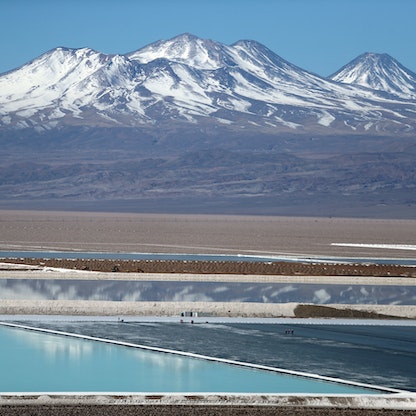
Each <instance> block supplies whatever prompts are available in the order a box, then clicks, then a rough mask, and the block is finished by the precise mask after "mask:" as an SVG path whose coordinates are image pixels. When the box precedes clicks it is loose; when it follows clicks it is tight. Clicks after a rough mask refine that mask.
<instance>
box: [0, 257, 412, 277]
mask: <svg viewBox="0 0 416 416" xmlns="http://www.w3.org/2000/svg"><path fill="white" fill-rule="evenodd" d="M0 262H3V263H14V264H27V265H32V266H46V267H58V268H65V269H72V270H92V271H100V272H134V273H137V272H139V273H190V274H250V275H298V276H380V277H382V276H387V277H391V276H400V277H416V268H415V267H409V266H399V265H386V264H369V265H365V264H330V263H324V264H322V263H315V264H310V263H291V262H245V261H239V262H229V261H199V260H198V261H179V260H99V259H96V260H95V259H76V260H70V259H33V258H20V259H10V258H5V259H0Z"/></svg>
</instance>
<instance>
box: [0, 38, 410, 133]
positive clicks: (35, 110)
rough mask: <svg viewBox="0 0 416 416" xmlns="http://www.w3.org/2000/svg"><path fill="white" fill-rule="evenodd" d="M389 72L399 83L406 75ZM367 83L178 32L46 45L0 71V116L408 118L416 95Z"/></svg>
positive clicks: (24, 120) (246, 46)
mask: <svg viewBox="0 0 416 416" xmlns="http://www.w3.org/2000/svg"><path fill="white" fill-rule="evenodd" d="M386 68H387V69H388V68H390V69H391V71H396V72H394V73H397V71H398V70H396V68H397V65H396V66H394V65H392V64H391V65H390V66H388V67H386ZM400 68H401V67H400ZM387 69H386V71H387ZM401 74H402V72H401ZM344 79H352V78H351V77H350V78H344ZM409 79H410V78H409V77H408V78H407V80H409ZM395 80H396V82H395V84H394V85H395V86H396V87H397V88H399V87H398V85H399V84H400V82H403V83H404V81H405V78H404V75H403V76H402V78H399V77H398V76H396V78H395ZM406 85H408V84H406ZM365 86H366V87H367V88H366V89H364V88H362V87H361V86H355V85H346V84H345V83H342V82H338V81H336V80H335V81H334V80H329V79H325V78H322V77H320V76H318V75H315V74H311V73H309V72H307V71H304V70H302V69H301V68H299V67H297V66H295V65H293V64H291V63H289V62H287V61H285V60H284V59H282V58H281V57H279V56H278V55H276V54H275V53H274V52H272V51H271V50H269V49H268V48H266V47H265V46H264V45H261V44H260V43H258V42H255V41H248V40H244V41H239V42H236V43H234V44H233V45H231V46H227V45H223V44H221V43H219V42H215V41H212V40H204V39H200V38H197V37H195V36H193V35H190V34H184V35H180V36H177V37H175V38H173V39H170V40H166V41H159V42H156V43H153V44H151V45H148V46H146V47H144V48H142V49H140V50H138V51H136V52H132V53H129V54H126V55H104V54H101V53H98V52H95V51H93V50H91V49H88V48H83V49H67V48H57V49H55V50H53V51H50V52H48V53H46V54H44V55H42V56H40V57H39V58H37V59H35V60H34V61H32V62H30V63H28V64H27V65H24V66H23V67H21V68H20V69H17V70H15V71H12V72H9V73H6V74H4V75H2V76H0V125H3V126H6V127H7V126H11V127H29V126H34V127H36V128H39V129H45V128H53V127H55V126H57V125H58V124H59V123H64V124H77V125H80V124H81V125H88V126H109V125H110V126H141V125H143V124H150V125H154V124H155V123H158V122H160V121H166V120H181V121H184V122H192V123H195V122H196V121H197V120H198V119H199V118H200V117H204V118H207V117H209V121H210V122H213V123H215V122H217V123H218V122H221V123H223V122H227V123H230V124H235V123H237V125H238V126H239V127H241V126H245V127H249V126H253V125H261V126H268V128H276V127H279V126H284V127H289V128H291V129H297V128H302V126H304V125H305V124H308V125H310V124H311V123H312V124H315V125H316V126H323V127H330V126H335V125H336V126H338V128H340V126H341V127H342V128H347V129H353V130H354V129H356V128H361V129H364V130H368V129H372V128H375V129H387V130H388V129H389V128H390V127H388V126H393V128H394V129H407V130H408V129H412V128H413V126H414V124H415V120H414V111H415V103H413V102H411V103H408V102H403V100H400V99H399V98H397V99H395V98H394V97H386V96H383V95H382V94H380V93H379V92H378V91H375V89H374V88H373V89H372V90H370V89H368V85H365ZM388 86H390V84H388ZM397 88H396V89H397ZM409 88H410V87H409ZM380 114H382V117H381V116H380ZM409 117H410V120H409ZM253 123H254V124H253ZM251 128H253V127H251Z"/></svg>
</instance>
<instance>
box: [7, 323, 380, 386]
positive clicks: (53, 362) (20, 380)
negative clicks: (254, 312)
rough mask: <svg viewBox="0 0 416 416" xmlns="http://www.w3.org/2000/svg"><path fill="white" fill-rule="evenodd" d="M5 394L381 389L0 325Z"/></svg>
mask: <svg viewBox="0 0 416 416" xmlns="http://www.w3.org/2000/svg"><path fill="white" fill-rule="evenodd" d="M0 391H1V392H230V393H231V392H235V393H325V394H330V393H335V394H343V393H348V394H360V393H366V394H369V393H377V391H374V390H369V389H364V388H360V387H355V386H348V385H343V384H338V383H329V382H323V381H319V380H315V379H309V378H304V377H297V376H290V375H282V374H279V373H276V372H271V371H263V370H255V369H251V368H244V367H240V366H237V365H231V364H225V363H220V362H211V361H207V360H202V359H195V358H191V357H186V356H177V355H174V354H167V353H161V352H153V351H146V350H142V349H138V348H131V347H124V346H119V345H112V344H107V343H103V342H98V341H91V340H85V339H77V338H72V337H64V336H60V335H52V334H45V333H40V332H34V331H27V330H22V329H16V328H6V327H1V328H0Z"/></svg>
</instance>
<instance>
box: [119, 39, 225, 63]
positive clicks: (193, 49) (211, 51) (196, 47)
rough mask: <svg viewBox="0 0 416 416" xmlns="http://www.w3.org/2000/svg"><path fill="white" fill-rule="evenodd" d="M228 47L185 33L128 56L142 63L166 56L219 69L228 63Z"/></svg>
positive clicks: (174, 60)
mask: <svg viewBox="0 0 416 416" xmlns="http://www.w3.org/2000/svg"><path fill="white" fill-rule="evenodd" d="M227 49H228V47H227V46H225V45H223V44H222V43H219V42H215V41H213V40H210V39H201V38H199V37H197V36H195V35H192V34H190V33H183V34H181V35H178V36H175V37H174V38H171V39H168V40H159V41H157V42H155V43H151V44H150V45H148V46H145V47H144V48H142V49H139V50H138V51H135V52H132V53H130V54H128V55H127V56H128V57H129V59H131V60H134V61H138V62H140V63H142V64H147V63H149V62H151V61H154V60H155V59H160V58H164V59H168V60H169V61H171V62H176V63H181V64H185V65H190V66H193V67H195V68H198V69H217V68H220V67H222V66H224V65H226V61H227Z"/></svg>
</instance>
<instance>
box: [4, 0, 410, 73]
mask: <svg viewBox="0 0 416 416" xmlns="http://www.w3.org/2000/svg"><path fill="white" fill-rule="evenodd" d="M415 22H416V0H0V56H1V60H0V73H3V72H5V71H8V70H11V69H14V68H16V67H19V66H21V65H23V64H24V63H26V62H28V61H30V60H31V59H33V58H35V57H37V56H39V55H41V54H42V53H44V52H46V51H48V50H50V49H53V48H55V47H57V46H67V47H73V48H78V47H84V46H87V47H90V48H93V49H95V50H98V51H100V52H104V53H120V54H122V53H127V52H131V51H133V50H137V49H139V48H141V47H143V46H145V45H147V44H149V43H151V42H155V41H157V40H159V39H169V38H171V37H174V36H176V35H178V34H181V33H184V32H189V33H193V34H194V35H196V36H199V37H202V38H209V39H213V40H216V41H219V42H222V43H226V44H231V43H233V42H235V41H237V40H240V39H253V40H257V41H259V42H261V43H263V44H264V45H265V46H267V47H268V48H270V49H271V50H273V51H274V52H275V53H277V54H278V55H280V56H281V57H282V58H284V59H286V60H288V61H290V62H292V63H294V64H295V65H298V66H300V67H302V68H304V69H307V70H309V71H312V72H315V73H317V74H320V75H323V76H326V75H330V74H332V73H333V72H335V71H336V70H338V69H339V68H340V67H342V66H343V65H345V64H346V63H347V62H349V61H350V60H352V59H354V58H355V57H356V56H358V55H360V54H361V53H363V52H379V53H384V52H385V53H388V54H390V55H391V56H393V57H394V58H396V59H397V60H398V61H400V62H401V63H402V64H403V65H404V66H406V67H407V68H409V69H411V70H412V71H414V72H416V53H415V43H416V23H415Z"/></svg>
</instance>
